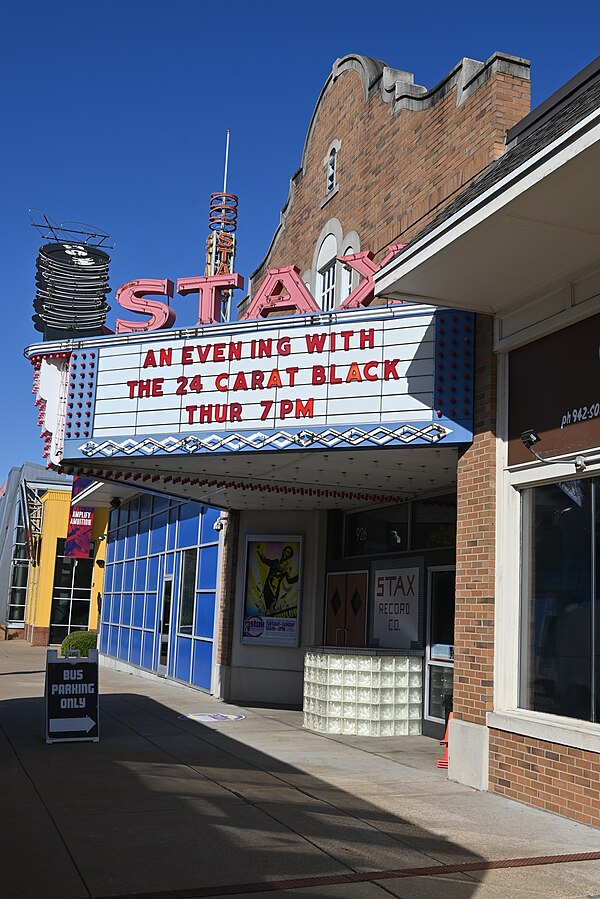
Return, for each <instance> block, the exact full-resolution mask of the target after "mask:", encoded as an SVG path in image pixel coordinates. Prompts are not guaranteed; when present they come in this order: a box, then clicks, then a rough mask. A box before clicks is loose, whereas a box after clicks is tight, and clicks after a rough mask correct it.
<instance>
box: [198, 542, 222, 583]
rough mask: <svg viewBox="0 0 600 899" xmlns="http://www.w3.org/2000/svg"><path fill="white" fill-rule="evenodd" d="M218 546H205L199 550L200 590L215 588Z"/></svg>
mask: <svg viewBox="0 0 600 899" xmlns="http://www.w3.org/2000/svg"><path fill="white" fill-rule="evenodd" d="M218 555H219V547H218V546H205V547H203V549H201V550H200V567H199V572H198V587H199V588H200V589H201V590H216V587H217V559H218Z"/></svg>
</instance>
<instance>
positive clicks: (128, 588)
mask: <svg viewBox="0 0 600 899" xmlns="http://www.w3.org/2000/svg"><path fill="white" fill-rule="evenodd" d="M218 516H219V511H218V510H217V509H211V508H208V507H206V506H200V505H199V504H198V503H191V502H181V501H180V500H176V499H171V498H169V497H161V496H151V495H149V494H141V495H139V496H136V497H134V498H133V499H132V500H130V501H129V502H126V503H123V504H122V505H121V507H120V508H119V509H117V510H115V511H114V512H112V513H111V516H110V521H109V529H108V535H107V551H106V569H105V578H104V596H103V599H102V610H101V625H100V642H99V646H100V650H101V652H103V653H105V654H106V655H108V656H111V657H112V658H115V659H120V660H121V661H124V662H128V663H130V664H132V665H137V666H139V667H141V668H145V669H147V670H148V671H154V672H159V663H160V673H162V674H165V675H167V676H169V677H173V678H176V679H177V680H180V681H184V682H185V683H189V684H193V685H194V686H197V687H201V688H202V689H204V690H210V686H211V670H212V653H213V641H214V636H215V635H214V614H215V602H216V586H217V566H218V532H217V531H215V529H214V524H215V522H216V520H217V518H218ZM190 549H193V550H197V552H194V553H193V554H192V557H193V558H194V560H195V575H194V576H193V580H192V591H191V592H192V596H193V602H192V611H191V614H190V602H189V599H190V571H189V558H190V553H189V550H190ZM186 550H187V551H188V552H187V554H186V556H185V558H186V559H187V562H186V566H185V568H186V577H185V599H186V611H185V614H182V608H181V606H182V603H181V593H182V583H181V582H182V570H183V568H184V565H183V557H184V553H185V552H186ZM165 580H167V581H169V580H171V581H172V587H171V588H170V594H171V595H172V602H171V609H170V616H169V621H167V625H168V634H169V636H168V645H167V649H168V651H167V652H165V651H164V649H165V648H164V647H163V654H162V657H161V652H160V648H161V646H160V644H161V639H160V638H161V627H162V624H163V623H162V602H163V596H164V584H165ZM194 587H195V590H194ZM162 629H163V631H164V627H162ZM163 662H165V665H164V666H163V665H162V663H163Z"/></svg>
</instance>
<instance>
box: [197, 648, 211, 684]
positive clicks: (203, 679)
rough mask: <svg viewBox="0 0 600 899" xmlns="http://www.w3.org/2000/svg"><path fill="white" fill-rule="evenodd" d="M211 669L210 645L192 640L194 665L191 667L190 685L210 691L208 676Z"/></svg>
mask: <svg viewBox="0 0 600 899" xmlns="http://www.w3.org/2000/svg"><path fill="white" fill-rule="evenodd" d="M211 667H212V643H205V642H204V641H203V640H194V663H193V666H192V683H193V684H195V686H196V687H203V688H204V689H205V690H210V674H211Z"/></svg>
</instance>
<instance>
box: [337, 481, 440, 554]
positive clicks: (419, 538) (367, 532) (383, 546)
mask: <svg viewBox="0 0 600 899" xmlns="http://www.w3.org/2000/svg"><path fill="white" fill-rule="evenodd" d="M455 545H456V494H455V493H449V494H444V495H443V496H434V497H429V498H428V499H417V500H413V501H411V502H407V503H402V504H399V505H396V506H386V507H384V508H382V507H377V508H374V509H367V510H365V511H364V512H353V513H350V514H348V515H346V518H345V529H344V555H345V556H372V555H383V554H385V553H401V552H407V551H411V552H412V551H414V550H424V549H445V548H452V547H453V546H455Z"/></svg>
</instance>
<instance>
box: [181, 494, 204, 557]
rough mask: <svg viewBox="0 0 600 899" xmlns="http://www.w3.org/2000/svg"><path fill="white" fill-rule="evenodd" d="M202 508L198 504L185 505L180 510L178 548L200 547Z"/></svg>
mask: <svg viewBox="0 0 600 899" xmlns="http://www.w3.org/2000/svg"><path fill="white" fill-rule="evenodd" d="M199 519H200V506H199V505H198V504H197V503H185V505H183V506H181V507H180V510H179V539H178V547H179V548H180V549H181V548H182V547H184V546H198V522H199Z"/></svg>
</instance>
